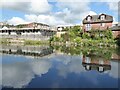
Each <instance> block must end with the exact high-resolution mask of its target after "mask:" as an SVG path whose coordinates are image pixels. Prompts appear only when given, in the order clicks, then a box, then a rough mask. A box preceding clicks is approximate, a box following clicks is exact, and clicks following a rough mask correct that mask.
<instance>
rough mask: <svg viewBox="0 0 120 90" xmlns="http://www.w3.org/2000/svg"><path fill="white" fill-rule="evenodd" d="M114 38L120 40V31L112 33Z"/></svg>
mask: <svg viewBox="0 0 120 90" xmlns="http://www.w3.org/2000/svg"><path fill="white" fill-rule="evenodd" d="M112 32H113V36H114V38H118V37H119V36H120V30H119V31H112Z"/></svg>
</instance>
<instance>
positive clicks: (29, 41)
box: [24, 40, 49, 45]
mask: <svg viewBox="0 0 120 90" xmlns="http://www.w3.org/2000/svg"><path fill="white" fill-rule="evenodd" d="M48 43H49V42H48V41H38V40H24V44H25V45H41V44H48Z"/></svg>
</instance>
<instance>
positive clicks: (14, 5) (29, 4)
mask: <svg viewBox="0 0 120 90" xmlns="http://www.w3.org/2000/svg"><path fill="white" fill-rule="evenodd" d="M0 8H6V9H12V10H18V11H23V12H26V13H35V14H40V13H48V12H50V10H51V5H50V4H49V3H48V2H47V0H27V1H24V0H12V1H8V0H1V1H0Z"/></svg>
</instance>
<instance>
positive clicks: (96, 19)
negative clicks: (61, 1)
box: [83, 14, 113, 24]
mask: <svg viewBox="0 0 120 90" xmlns="http://www.w3.org/2000/svg"><path fill="white" fill-rule="evenodd" d="M101 15H105V20H101V19H100V16H101ZM87 17H91V21H87ZM101 22H104V23H105V22H113V17H112V16H110V15H107V14H100V15H88V16H86V18H84V19H83V24H88V23H101Z"/></svg>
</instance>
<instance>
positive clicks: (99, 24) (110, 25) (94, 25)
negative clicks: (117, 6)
mask: <svg viewBox="0 0 120 90" xmlns="http://www.w3.org/2000/svg"><path fill="white" fill-rule="evenodd" d="M86 25H87V24H84V25H83V30H85V31H87V29H86ZM90 25H91V29H99V30H105V29H108V28H110V27H112V23H104V26H101V23H94V24H90Z"/></svg>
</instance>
